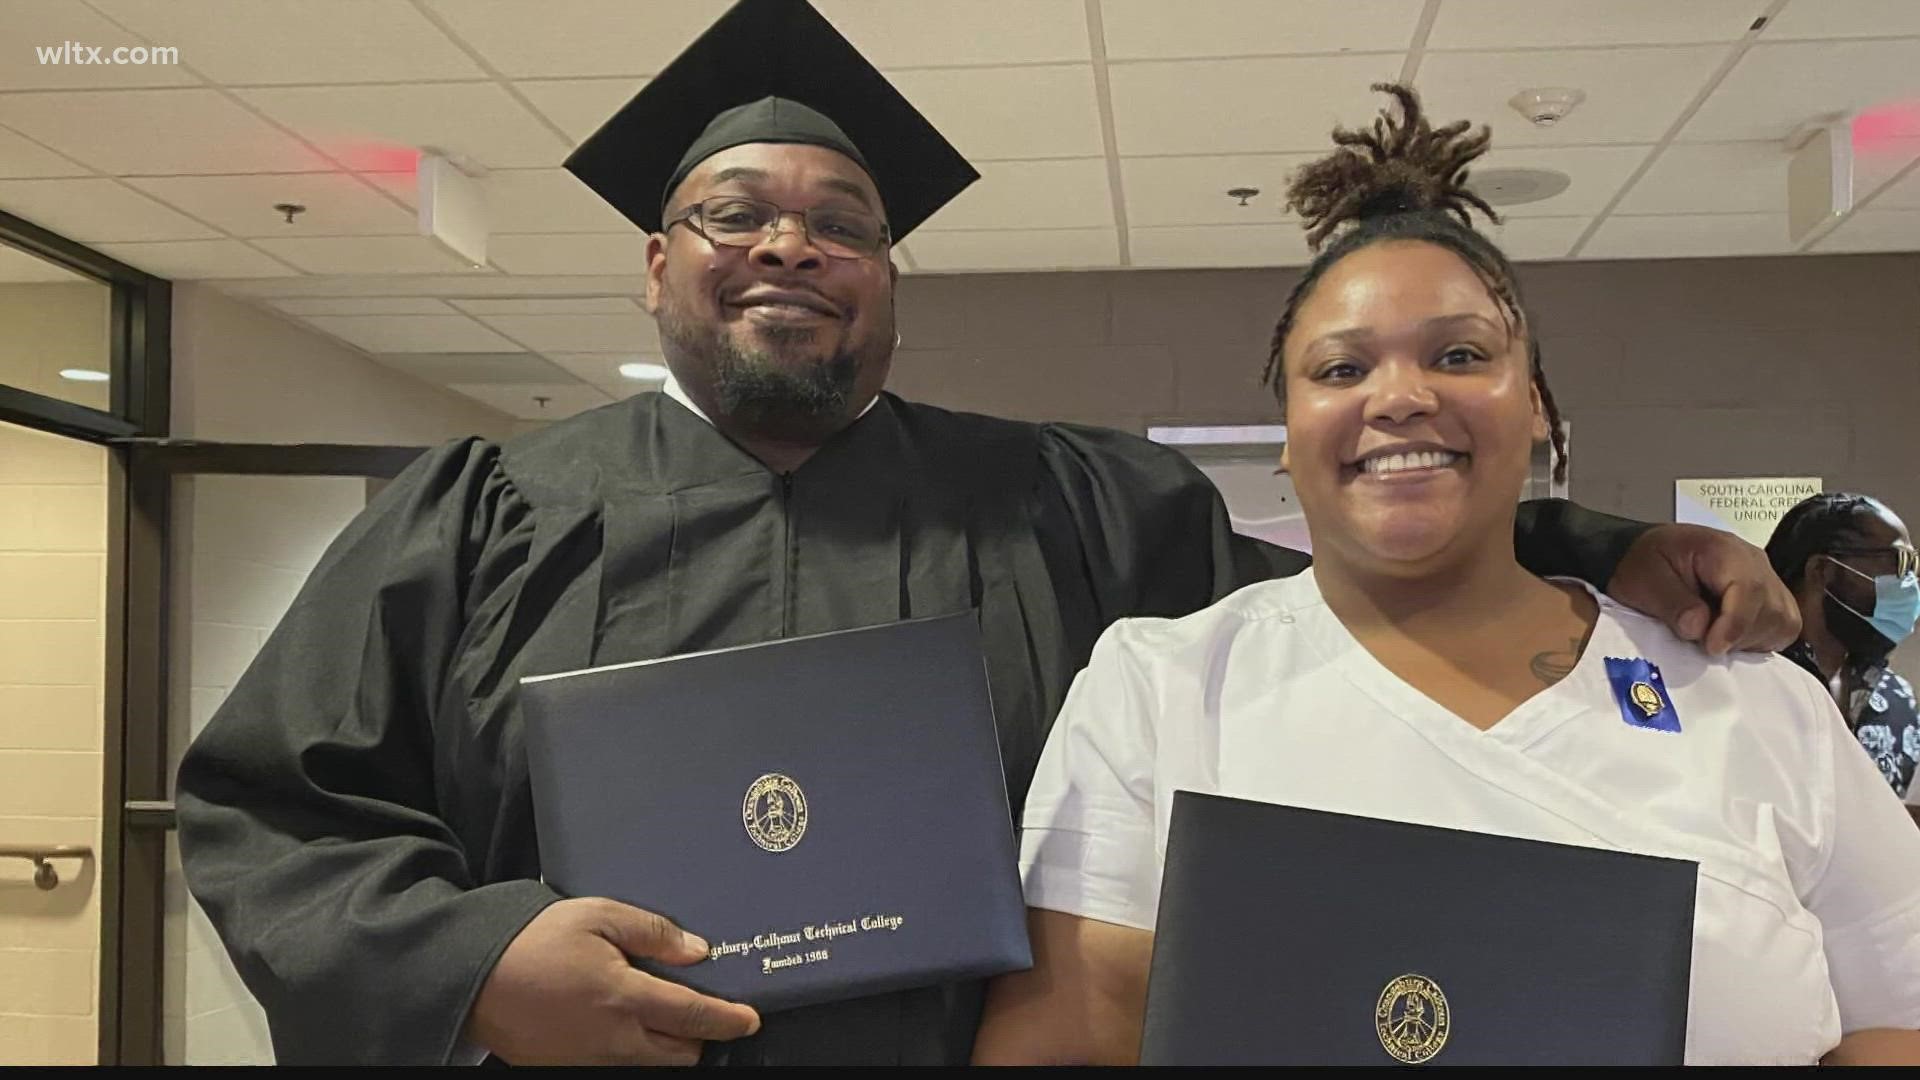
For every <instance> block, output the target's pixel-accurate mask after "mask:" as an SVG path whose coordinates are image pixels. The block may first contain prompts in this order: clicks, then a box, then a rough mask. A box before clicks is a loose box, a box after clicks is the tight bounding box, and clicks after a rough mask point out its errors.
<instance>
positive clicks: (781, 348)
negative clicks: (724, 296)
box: [659, 294, 886, 442]
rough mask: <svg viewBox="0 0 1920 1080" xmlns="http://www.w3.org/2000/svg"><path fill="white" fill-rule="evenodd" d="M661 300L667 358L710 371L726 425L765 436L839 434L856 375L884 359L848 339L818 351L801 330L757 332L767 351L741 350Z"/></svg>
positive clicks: (721, 332) (708, 323)
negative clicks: (810, 353)
mask: <svg viewBox="0 0 1920 1080" xmlns="http://www.w3.org/2000/svg"><path fill="white" fill-rule="evenodd" d="M663 301H664V302H663V303H662V304H661V307H660V313H659V324H660V339H661V343H662V345H663V346H664V347H665V348H666V349H667V350H668V351H669V355H670V356H673V357H674V358H676V359H679V360H682V361H685V362H686V365H687V367H689V368H691V369H692V370H696V371H701V372H705V373H707V377H708V378H709V379H710V380H711V386H712V391H713V395H714V397H715V400H716V404H717V405H718V408H719V411H720V413H721V414H722V416H724V417H725V418H726V419H727V420H728V422H729V423H728V426H730V427H737V428H740V429H743V430H746V431H750V432H752V433H753V434H755V435H757V436H759V437H762V438H768V439H778V440H781V441H788V442H818V441H823V440H824V439H825V438H827V437H828V436H830V435H832V434H834V433H835V432H837V431H839V430H840V429H841V428H843V427H845V426H846V425H847V422H848V421H849V420H851V419H852V416H851V415H850V414H851V413H852V411H853V392H854V384H855V383H856V381H857V380H858V378H859V375H860V372H861V369H862V368H863V367H864V366H865V365H866V364H867V363H872V362H883V361H884V359H885V358H884V356H875V355H867V354H872V353H876V352H879V351H882V350H878V349H875V348H874V347H872V346H869V347H867V348H865V349H862V348H859V347H857V346H856V344H855V343H854V342H852V341H851V340H849V337H848V335H845V334H842V335H840V337H839V338H838V340H836V341H835V342H834V343H833V344H832V346H831V347H830V348H829V349H827V350H826V351H825V352H820V351H819V350H818V347H817V346H816V345H815V344H814V341H815V338H816V337H817V335H816V333H815V332H814V331H811V330H808V329H804V328H800V327H785V326H765V327H761V328H760V337H761V339H762V341H764V342H765V346H764V347H763V348H752V347H747V346H743V345H742V344H741V343H740V342H739V340H738V339H737V338H736V337H735V336H734V335H733V334H732V333H730V332H729V329H728V327H727V325H726V324H724V323H720V322H716V321H713V320H710V319H706V318H702V317H700V316H698V315H696V314H693V313H691V312H687V311H684V310H683V309H682V308H681V305H680V304H679V303H678V302H677V300H676V299H675V298H674V297H673V296H672V295H670V294H669V295H667V296H665V297H663ZM876 339H877V340H879V341H880V342H881V343H882V345H883V346H884V345H885V343H886V342H885V338H884V337H881V336H879V335H876ZM810 350H811V351H813V352H814V353H815V355H811V356H809V355H807V353H808V351H810Z"/></svg>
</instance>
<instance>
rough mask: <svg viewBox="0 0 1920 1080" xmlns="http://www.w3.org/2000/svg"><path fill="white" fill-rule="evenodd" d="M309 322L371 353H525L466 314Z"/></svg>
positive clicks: (312, 317) (328, 317)
mask: <svg viewBox="0 0 1920 1080" xmlns="http://www.w3.org/2000/svg"><path fill="white" fill-rule="evenodd" d="M306 321H307V322H308V323H309V324H311V325H312V326H314V327H317V328H318V329H320V330H323V331H325V332H327V333H329V334H332V335H333V336H334V337H337V338H340V339H342V340H344V341H346V342H348V343H350V344H353V345H357V346H359V347H360V348H362V349H365V350H366V351H368V352H370V353H408V352H419V353H446V352H476V353H486V352H495V353H506V352H524V351H525V350H523V349H521V348H520V346H518V345H516V344H514V343H513V342H511V341H508V340H507V339H506V338H503V337H501V336H500V335H499V334H496V333H494V332H493V331H492V330H489V329H487V328H486V327H484V326H481V325H480V324H479V323H477V322H475V321H473V320H472V319H469V318H467V317H466V316H465V315H310V316H307V319H306Z"/></svg>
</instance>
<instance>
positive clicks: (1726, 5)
mask: <svg viewBox="0 0 1920 1080" xmlns="http://www.w3.org/2000/svg"><path fill="white" fill-rule="evenodd" d="M1768 2H1769V0H1687V2H1686V3H1681V4H1676V3H1674V2H1673V0H1604V2H1602V3H1595V2H1594V0H1445V2H1443V3H1442V4H1441V5H1440V14H1439V17H1437V18H1435V19H1434V20H1433V31H1432V33H1430V34H1429V35H1428V36H1427V48H1429V49H1511V48H1538V47H1546V46H1568V45H1679V44H1688V43H1693V42H1716V41H1717V42H1734V41H1739V40H1740V39H1741V38H1742V37H1745V36H1746V33H1747V28H1748V27H1750V26H1752V25H1753V20H1754V19H1756V18H1758V17H1759V16H1760V15H1761V14H1762V13H1763V12H1765V11H1766V9H1767V5H1768ZM1768 32H1769V33H1771V32H1772V31H1771V30H1769V31H1768ZM1516 89H1517V87H1516Z"/></svg>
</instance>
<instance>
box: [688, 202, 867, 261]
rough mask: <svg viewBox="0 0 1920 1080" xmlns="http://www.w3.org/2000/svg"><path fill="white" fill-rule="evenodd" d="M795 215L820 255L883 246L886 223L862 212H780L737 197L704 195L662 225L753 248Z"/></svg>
mask: <svg viewBox="0 0 1920 1080" xmlns="http://www.w3.org/2000/svg"><path fill="white" fill-rule="evenodd" d="M788 214H797V215H799V217H800V221H801V223H802V226H803V227H804V228H805V229H806V235H807V239H808V241H810V242H811V243H812V244H813V246H814V247H816V248H818V249H820V253H821V254H822V255H830V256H832V257H834V258H836V259H864V258H867V257H868V256H870V255H873V254H875V253H877V252H878V251H879V250H880V249H881V248H882V247H885V246H886V243H887V239H888V232H887V225H886V222H884V221H881V220H880V218H879V217H878V216H877V215H874V214H870V213H868V212H866V211H865V210H848V209H843V208H840V207H832V206H816V207H814V208H812V209H810V210H782V209H781V208H780V207H778V206H775V205H774V204H772V203H770V202H764V201H762V200H760V199H748V198H744V197H742V196H739V195H716V196H714V197H712V198H710V199H702V200H700V201H699V202H697V203H695V204H693V205H692V206H689V207H687V208H686V209H685V210H682V211H681V212H680V213H678V214H675V215H674V216H673V218H672V219H671V220H669V221H668V222H667V224H666V227H667V228H669V229H671V228H673V227H674V226H675V225H683V224H684V225H685V226H686V227H687V228H689V229H692V230H693V231H694V232H695V233H697V234H698V235H700V236H701V237H704V238H705V239H706V241H707V242H708V243H710V244H716V245H719V246H721V247H753V246H755V245H756V244H762V243H765V242H766V241H768V240H770V239H772V238H773V236H774V235H775V233H776V231H777V230H778V229H779V227H780V220H781V219H782V218H784V217H786V216H787V215H788Z"/></svg>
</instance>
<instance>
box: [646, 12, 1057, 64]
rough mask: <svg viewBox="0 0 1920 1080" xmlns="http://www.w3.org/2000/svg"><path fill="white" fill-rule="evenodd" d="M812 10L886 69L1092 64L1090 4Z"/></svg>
mask: <svg viewBox="0 0 1920 1080" xmlns="http://www.w3.org/2000/svg"><path fill="white" fill-rule="evenodd" d="M814 7H816V8H818V9H819V11H820V13H821V14H822V15H825V16H826V17H827V21H828V22H831V23H832V24H833V25H834V28H835V29H837V30H839V31H840V33H841V34H843V35H844V36H845V37H846V39H847V40H848V41H851V42H853V44H854V47H855V48H857V49H859V50H860V52H861V53H862V54H864V55H865V56H866V57H867V59H869V60H871V61H872V62H873V65H874V66H875V67H877V68H880V69H881V70H883V71H891V70H892V69H894V68H904V67H951V66H955V65H961V64H1039V63H1046V62H1049V61H1060V60H1081V61H1087V60H1091V59H1093V47H1092V45H1091V43H1090V42H1089V41H1088V39H1087V8H1086V3H1085V0H967V2H966V3H962V4H956V3H954V2H953V0H886V2H885V3H875V2H874V0H814ZM652 70H655V71H658V70H659V69H658V68H654V69H652Z"/></svg>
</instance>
